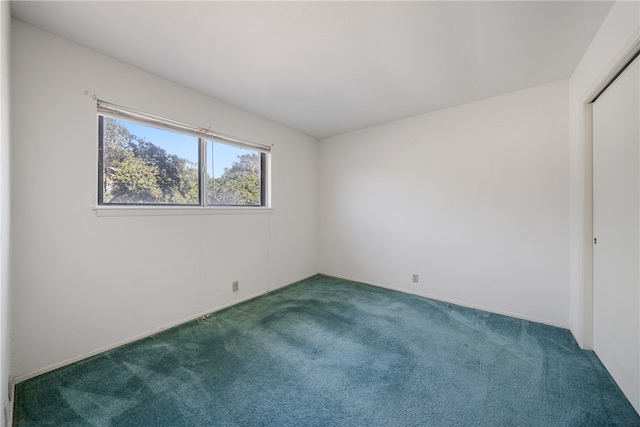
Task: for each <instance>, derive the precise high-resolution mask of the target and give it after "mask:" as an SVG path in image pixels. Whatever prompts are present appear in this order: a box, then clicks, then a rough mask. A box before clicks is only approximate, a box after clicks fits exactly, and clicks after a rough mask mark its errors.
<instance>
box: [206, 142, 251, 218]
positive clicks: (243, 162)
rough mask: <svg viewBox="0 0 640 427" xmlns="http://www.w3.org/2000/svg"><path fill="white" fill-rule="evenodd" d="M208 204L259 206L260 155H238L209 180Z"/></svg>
mask: <svg viewBox="0 0 640 427" xmlns="http://www.w3.org/2000/svg"><path fill="white" fill-rule="evenodd" d="M208 193H209V197H208V200H209V204H216V205H254V206H260V204H261V199H260V196H261V194H260V155H259V154H258V153H251V154H243V155H241V156H238V160H236V161H235V162H234V163H233V165H231V167H230V168H225V169H224V173H223V174H222V175H221V176H220V177H219V178H215V179H212V180H210V181H209V186H208Z"/></svg>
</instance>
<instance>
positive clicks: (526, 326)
mask: <svg viewBox="0 0 640 427" xmlns="http://www.w3.org/2000/svg"><path fill="white" fill-rule="evenodd" d="M14 425H15V426H49V425H51V426H154V427H162V426H604V425H619V426H636V425H638V426H640V418H639V417H638V415H637V414H636V413H635V411H634V409H633V408H632V407H631V405H630V404H629V402H628V401H627V400H626V399H625V397H624V396H623V394H622V393H621V391H620V389H619V388H618V387H617V386H616V384H615V383H614V382H613V380H612V379H611V377H610V376H609V374H608V373H607V372H606V370H605V369H604V367H603V366H602V364H601V363H600V361H599V360H598V358H597V357H596V356H595V355H594V353H593V352H589V351H583V350H580V349H579V348H578V346H577V345H576V343H575V341H574V340H573V338H572V336H571V334H570V333H569V332H568V331H567V330H564V329H559V328H554V327H550V326H545V325H541V324H537V323H532V322H528V321H523V320H517V319H513V318H510V317H505V316H500V315H496V314H490V313H486V312H483V311H478V310H472V309H467V308H463V307H459V306H455V305H451V304H446V303H442V302H437V301H432V300H429V299H425V298H420V297H416V296H411V295H406V294H402V293H398V292H393V291H389V290H385V289H379V288H375V287H371V286H367V285H362V284H358V283H353V282H348V281H344V280H338V279H334V278H330V277H326V276H320V275H318V276H314V277H312V278H310V279H307V280H304V281H302V282H299V283H296V284H294V285H291V286H289V287H286V288H284V289H281V290H279V291H276V292H274V293H271V294H268V295H265V296H262V297H259V298H256V299H254V300H251V301H248V302H245V303H242V304H240V305H237V306H234V307H231V308H228V309H226V310H223V311H220V312H217V313H214V314H212V315H211V316H210V317H209V318H207V319H206V320H204V321H202V320H200V321H194V322H190V323H188V324H185V325H181V326H179V327H176V328H173V329H170V330H168V331H165V332H162V333H159V334H157V335H154V336H153V337H150V338H147V339H144V340H141V341H138V342H136V343H133V344H130V345H127V346H124V347H120V348H118V349H115V350H111V351H109V352H106V353H103V354H100V355H98V356H95V357H92V358H90V359H87V360H84V361H81V362H78V363H75V364H73V365H70V366H67V367H64V368H61V369H58V370H56V371H53V372H50V373H47V374H45V375H41V376H39V377H36V378H33V379H31V380H28V381H25V382H23V383H20V384H18V386H17V390H16V403H15V422H14Z"/></svg>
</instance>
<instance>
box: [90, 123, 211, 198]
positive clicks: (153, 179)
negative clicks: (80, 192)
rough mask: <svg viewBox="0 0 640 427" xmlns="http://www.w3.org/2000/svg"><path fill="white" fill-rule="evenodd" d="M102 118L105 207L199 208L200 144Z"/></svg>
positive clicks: (145, 127)
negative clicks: (153, 205) (161, 206)
mask: <svg viewBox="0 0 640 427" xmlns="http://www.w3.org/2000/svg"><path fill="white" fill-rule="evenodd" d="M100 118H101V120H102V153H101V155H102V182H101V183H100V185H101V186H102V198H101V200H100V203H101V204H170V205H198V204H199V185H198V138H196V137H193V136H189V135H183V134H180V133H176V132H170V131H166V130H160V129H156V128H153V127H149V126H145V125H140V124H137V123H133V122H128V121H125V120H120V119H113V118H110V117H106V116H100Z"/></svg>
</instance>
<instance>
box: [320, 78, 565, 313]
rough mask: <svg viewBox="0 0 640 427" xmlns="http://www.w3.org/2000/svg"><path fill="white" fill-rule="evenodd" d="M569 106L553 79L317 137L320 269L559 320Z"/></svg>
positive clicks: (562, 295)
mask: <svg viewBox="0 0 640 427" xmlns="http://www.w3.org/2000/svg"><path fill="white" fill-rule="evenodd" d="M567 105H568V82H567V81H561V82H556V83H551V84H546V85H543V86H538V87H533V88H530V89H525V90H522V91H518V92H514V93H509V94H506V95H502V96H498V97H495V98H490V99H486V100H483V101H479V102H475V103H471V104H466V105H462V106H459V107H454V108H450V109H447V110H442V111H438V112H434V113H430V114H424V115H420V116H416V117H412V118H408V119H404V120H400V121H396V122H392V123H387V124H384V125H380V126H376V127H372V128H368V129H363V130H359V131H355V132H351V133H348V134H344V135H340V136H336V137H332V138H327V139H324V140H321V145H320V165H321V167H320V201H321V203H320V205H321V208H320V230H321V234H320V239H319V270H320V271H321V272H323V273H326V274H331V275H337V276H342V277H347V278H351V279H355V280H360V281H363V282H368V283H375V284H380V285H383V286H386V287H392V288H397V289H401V290H404V291H407V292H412V293H417V294H421V295H426V296H430V297H433V298H437V299H442V300H447V301H452V302H457V303H460V304H463V305H467V306H473V307H479V308H482V309H485V310H489V311H493V312H498V313H505V314H512V315H514V316H518V317H522V318H527V319H533V320H538V321H541V322H545V323H549V324H554V325H560V326H567V325H568V321H569V318H568V313H569V308H568V305H569V246H568V245H569V146H568V129H569V127H568V108H567ZM412 273H418V274H419V275H420V283H418V284H414V283H412V282H411V274H412Z"/></svg>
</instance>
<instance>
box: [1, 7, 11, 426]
mask: <svg viewBox="0 0 640 427" xmlns="http://www.w3.org/2000/svg"><path fill="white" fill-rule="evenodd" d="M10 38H11V11H10V9H9V2H8V1H2V2H0V57H1V62H0V401H1V402H2V415H0V417H1V418H0V425H2V426H7V425H10V420H11V412H12V409H13V405H12V403H11V402H10V399H9V389H10V387H11V385H10V379H9V372H10V357H11V342H10V339H9V258H10V256H9V242H10V237H9V219H10V212H11V208H10V201H11V198H10V185H9V177H10V173H9V164H10V162H9V146H10V143H9V136H10V127H9V96H10V93H9V40H10Z"/></svg>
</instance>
